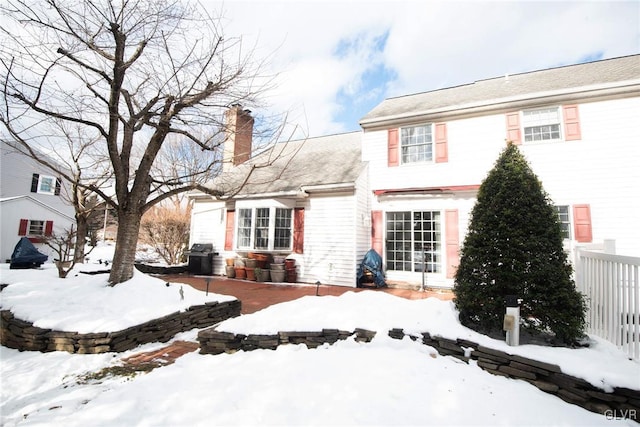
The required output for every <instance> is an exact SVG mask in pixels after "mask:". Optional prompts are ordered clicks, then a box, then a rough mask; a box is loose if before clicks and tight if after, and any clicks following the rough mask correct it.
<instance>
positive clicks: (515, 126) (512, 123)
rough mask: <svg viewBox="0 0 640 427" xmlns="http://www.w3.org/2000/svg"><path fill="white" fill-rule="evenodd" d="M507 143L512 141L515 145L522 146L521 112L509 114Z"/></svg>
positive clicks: (507, 119)
mask: <svg viewBox="0 0 640 427" xmlns="http://www.w3.org/2000/svg"><path fill="white" fill-rule="evenodd" d="M506 121H507V142H509V141H511V142H513V143H514V144H515V145H520V144H521V143H522V140H521V139H520V112H519V111H516V112H515V113H507V115H506Z"/></svg>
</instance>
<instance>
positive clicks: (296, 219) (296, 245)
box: [293, 208, 304, 254]
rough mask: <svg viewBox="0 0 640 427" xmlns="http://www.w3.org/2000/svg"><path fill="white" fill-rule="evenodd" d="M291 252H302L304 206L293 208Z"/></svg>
mask: <svg viewBox="0 0 640 427" xmlns="http://www.w3.org/2000/svg"><path fill="white" fill-rule="evenodd" d="M293 252H294V253H297V254H301V253H304V208H295V209H294V210H293Z"/></svg>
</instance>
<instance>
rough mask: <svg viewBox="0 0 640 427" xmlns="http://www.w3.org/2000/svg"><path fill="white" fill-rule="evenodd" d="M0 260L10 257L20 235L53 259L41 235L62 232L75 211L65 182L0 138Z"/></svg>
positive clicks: (50, 260) (72, 221) (67, 227)
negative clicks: (0, 147)
mask: <svg viewBox="0 0 640 427" xmlns="http://www.w3.org/2000/svg"><path fill="white" fill-rule="evenodd" d="M0 153H1V154H0V155H1V157H0V174H1V176H0V233H1V234H0V260H2V262H5V261H7V260H9V259H10V258H11V253H12V252H13V249H14V247H15V245H16V243H18V241H19V240H20V238H21V237H23V236H26V237H28V238H29V240H31V241H32V242H33V243H34V244H35V246H36V247H37V248H38V250H39V251H40V252H42V253H44V254H47V255H48V256H49V260H48V261H49V262H52V261H53V259H54V254H53V251H52V250H51V248H49V247H48V246H46V245H44V244H42V243H41V241H42V237H43V236H47V235H50V234H51V233H61V232H62V231H63V230H65V229H69V228H70V227H71V226H72V225H73V224H75V218H74V217H75V211H74V208H73V206H72V205H71V204H70V203H69V202H68V201H67V200H66V198H65V197H64V195H65V194H66V191H67V190H66V185H65V183H64V182H63V181H62V180H61V179H60V178H58V177H56V176H55V175H54V174H53V173H52V172H51V171H49V170H47V169H46V168H45V167H44V166H42V165H41V164H40V163H38V162H36V161H35V160H33V159H31V158H29V157H27V156H25V155H23V154H20V153H18V152H16V151H15V150H14V149H12V148H11V147H10V146H9V145H8V144H7V143H6V142H4V141H2V150H1V151H0Z"/></svg>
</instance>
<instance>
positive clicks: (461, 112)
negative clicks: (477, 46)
mask: <svg viewBox="0 0 640 427" xmlns="http://www.w3.org/2000/svg"><path fill="white" fill-rule="evenodd" d="M638 95H640V79H635V80H627V81H624V82H615V83H607V84H600V85H592V86H585V87H580V88H571V89H560V90H553V91H545V92H536V93H529V94H526V95H518V96H512V97H505V98H498V99H493V100H486V101H479V102H473V103H468V104H459V105H451V106H447V107H444V108H437V109H431V110H424V111H418V112H407V113H401V114H392V115H388V116H382V117H374V118H370V119H367V118H364V119H362V120H361V121H360V126H362V128H363V129H364V130H378V129H383V128H388V127H390V126H392V125H402V124H408V123H415V122H419V121H425V120H428V121H436V120H444V119H448V118H451V117H467V116H475V115H480V114H486V113H488V112H493V111H505V110H514V109H522V108H527V107H531V106H534V105H540V104H553V103H560V102H562V103H566V102H577V101H582V102H585V101H595V100H605V99H610V98H628V97H632V96H638Z"/></svg>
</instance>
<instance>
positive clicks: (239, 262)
mask: <svg viewBox="0 0 640 427" xmlns="http://www.w3.org/2000/svg"><path fill="white" fill-rule="evenodd" d="M233 265H234V266H236V267H244V260H243V259H242V258H236V259H235V260H233Z"/></svg>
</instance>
